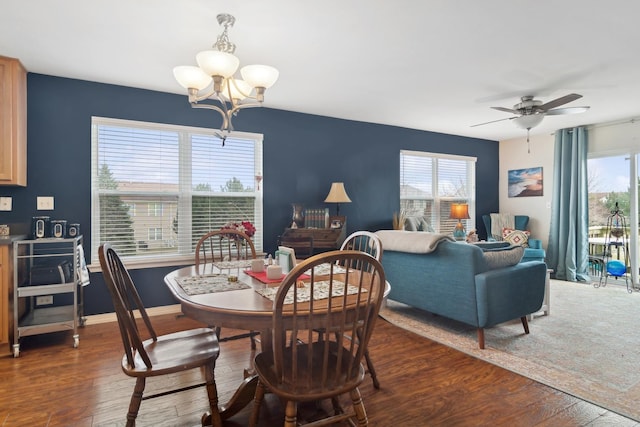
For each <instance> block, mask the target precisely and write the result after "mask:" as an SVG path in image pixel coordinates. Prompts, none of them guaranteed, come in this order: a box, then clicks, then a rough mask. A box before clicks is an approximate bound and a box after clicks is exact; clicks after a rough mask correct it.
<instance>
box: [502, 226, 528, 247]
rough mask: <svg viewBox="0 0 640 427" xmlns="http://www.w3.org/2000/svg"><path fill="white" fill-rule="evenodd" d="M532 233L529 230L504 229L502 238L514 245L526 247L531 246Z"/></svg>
mask: <svg viewBox="0 0 640 427" xmlns="http://www.w3.org/2000/svg"><path fill="white" fill-rule="evenodd" d="M530 235H531V233H530V232H529V231H527V230H524V231H523V230H513V229H511V228H503V229H502V240H503V241H505V242H508V243H510V244H512V245H519V246H523V247H525V248H527V247H529V236H530Z"/></svg>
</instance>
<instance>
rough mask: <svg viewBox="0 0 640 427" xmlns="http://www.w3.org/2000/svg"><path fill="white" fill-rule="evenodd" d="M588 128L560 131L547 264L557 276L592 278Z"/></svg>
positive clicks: (575, 278) (574, 278)
mask: <svg viewBox="0 0 640 427" xmlns="http://www.w3.org/2000/svg"><path fill="white" fill-rule="evenodd" d="M587 145H588V135H587V129H586V128H584V127H578V128H574V129H562V130H560V131H557V132H556V140H555V149H554V152H555V158H554V166H553V196H552V206H551V226H550V232H549V245H548V250H547V265H548V266H549V268H551V269H553V271H554V273H555V277H556V278H557V279H561V280H569V281H572V282H578V281H580V282H586V281H589V273H588V264H589V202H588V199H589V194H588V186H587Z"/></svg>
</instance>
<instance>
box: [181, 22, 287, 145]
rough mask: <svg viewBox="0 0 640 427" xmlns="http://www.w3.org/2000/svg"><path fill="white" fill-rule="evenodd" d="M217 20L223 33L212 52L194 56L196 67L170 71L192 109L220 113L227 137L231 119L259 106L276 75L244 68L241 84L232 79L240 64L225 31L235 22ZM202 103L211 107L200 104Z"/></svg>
mask: <svg viewBox="0 0 640 427" xmlns="http://www.w3.org/2000/svg"><path fill="white" fill-rule="evenodd" d="M217 20H218V23H219V24H220V25H221V26H222V27H224V30H223V31H222V34H220V35H219V36H218V39H217V41H216V43H215V44H214V45H213V50H205V51H202V52H200V53H198V54H197V55H196V62H197V63H198V66H197V67H196V66H190V65H181V66H177V67H175V68H174V69H173V75H174V77H175V78H176V80H177V81H178V83H179V84H180V85H181V86H182V87H184V88H185V89H187V92H188V96H189V103H190V104H191V106H192V107H193V108H205V109H210V110H215V111H217V112H218V113H220V115H221V116H222V126H221V127H220V130H221V131H223V132H226V133H229V132H231V131H233V123H232V122H231V118H232V116H234V115H235V114H237V112H238V110H240V109H242V108H248V107H257V106H260V105H262V103H263V102H264V93H265V91H266V90H267V89H268V88H270V87H271V86H273V85H274V84H275V82H276V81H277V80H278V75H279V73H278V70H277V69H275V68H274V67H271V66H268V65H246V66H244V67H242V69H241V70H240V74H241V76H242V79H244V80H242V79H238V78H236V77H234V74H235V73H236V71H237V70H238V67H239V66H240V60H239V59H238V57H237V56H235V55H234V52H235V49H236V45H235V44H233V43H231V41H230V40H229V35H228V30H229V28H230V27H233V24H234V23H235V18H234V17H233V16H232V15H229V14H226V13H221V14H219V15H218V16H217ZM205 100H211V101H213V102H214V103H209V102H203V103H200V102H201V101H205ZM215 102H217V104H216V103H215Z"/></svg>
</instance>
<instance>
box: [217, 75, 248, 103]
mask: <svg viewBox="0 0 640 427" xmlns="http://www.w3.org/2000/svg"><path fill="white" fill-rule="evenodd" d="M251 89H252V87H251V85H249V83H247V82H245V81H244V80H240V79H226V80H225V81H224V83H222V96H224V98H225V99H226V100H230V99H229V93H231V99H235V100H238V101H242V100H243V99H245V98H247V97H249V95H250V94H251ZM229 91H231V92H229Z"/></svg>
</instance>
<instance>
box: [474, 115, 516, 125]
mask: <svg viewBox="0 0 640 427" xmlns="http://www.w3.org/2000/svg"><path fill="white" fill-rule="evenodd" d="M513 119H515V117H507V118H506V119H498V120H492V121H490V122H484V123H478V124H477V125H471V127H472V128H474V127H476V126H483V125H488V124H490V123H496V122H502V121H504V120H513Z"/></svg>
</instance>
